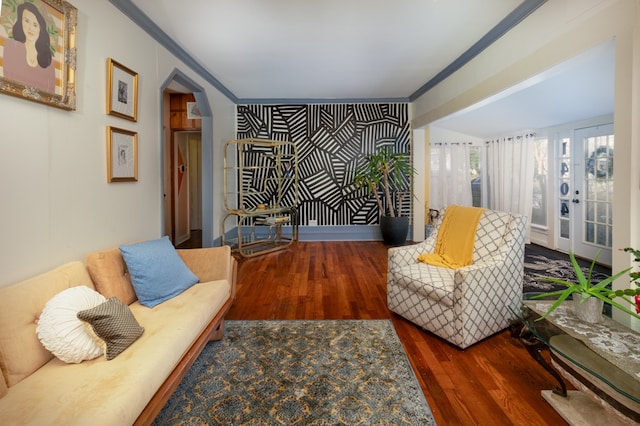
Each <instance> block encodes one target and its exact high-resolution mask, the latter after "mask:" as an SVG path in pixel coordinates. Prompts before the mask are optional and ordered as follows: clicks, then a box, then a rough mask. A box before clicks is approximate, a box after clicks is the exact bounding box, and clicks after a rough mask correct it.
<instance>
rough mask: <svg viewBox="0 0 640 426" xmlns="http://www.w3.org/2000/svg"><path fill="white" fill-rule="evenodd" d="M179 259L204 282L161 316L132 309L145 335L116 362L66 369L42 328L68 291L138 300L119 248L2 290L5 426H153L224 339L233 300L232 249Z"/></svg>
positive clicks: (186, 253) (0, 379)
mask: <svg viewBox="0 0 640 426" xmlns="http://www.w3.org/2000/svg"><path fill="white" fill-rule="evenodd" d="M178 254H179V255H180V257H181V258H182V259H183V260H184V262H185V264H186V265H187V266H188V267H189V269H190V270H191V271H192V272H193V273H194V274H195V275H196V276H197V277H198V279H199V281H200V282H199V283H198V284H195V285H193V286H192V287H190V288H189V289H187V290H186V291H184V292H183V293H181V294H179V295H178V296H175V297H174V298H172V299H170V300H167V301H165V302H163V303H161V304H159V305H157V306H155V307H153V308H148V307H145V306H142V305H140V303H139V302H138V301H132V303H130V304H129V308H130V309H131V312H132V313H133V314H134V316H135V318H136V320H137V321H138V323H139V324H140V326H142V327H144V329H145V330H144V333H143V334H142V335H141V336H140V338H138V340H136V341H135V342H134V343H133V344H132V345H131V346H129V347H128V348H127V349H126V350H125V351H124V352H122V353H121V354H120V355H118V356H117V357H116V358H114V359H112V360H109V361H107V360H106V359H105V357H104V356H100V357H98V358H95V359H93V360H90V361H83V362H81V363H77V364H67V363H64V362H62V361H60V360H59V359H58V358H56V357H54V356H53V355H52V354H51V353H50V352H49V351H47V350H46V349H45V348H44V347H43V346H42V344H41V343H40V340H39V339H38V337H37V335H36V326H37V321H38V317H39V315H40V313H41V312H42V310H43V307H44V306H45V304H46V303H47V301H49V300H50V299H51V298H52V297H53V296H54V295H56V294H58V293H60V292H61V291H62V290H65V289H67V288H69V287H74V286H82V285H84V286H88V287H90V288H94V289H96V290H98V291H99V292H100V293H102V294H103V295H104V296H105V297H110V296H112V295H114V294H118V295H119V296H118V297H119V298H120V299H122V298H126V295H127V294H129V297H130V298H131V299H135V293H133V292H132V288H131V287H130V281H129V278H128V274H127V270H126V266H125V263H124V261H123V258H122V256H121V254H120V252H119V250H118V249H117V248H116V249H111V250H106V251H103V252H98V253H92V254H91V255H89V256H88V257H87V259H86V265H85V264H84V263H82V262H80V261H75V262H71V263H68V264H65V265H62V266H60V267H58V268H56V269H54V270H52V271H49V272H46V273H44V274H42V275H39V276H37V277H34V278H31V279H28V280H25V281H23V282H20V283H17V284H14V285H12V286H9V287H5V288H0V367H1V369H2V375H0V424H2V425H47V424H52V425H53V424H55V425H62V424H64V425H74V424H77V425H88V424H100V425H118V426H122V425H129V424H134V423H135V424H148V423H151V422H152V421H153V419H154V418H155V416H156V415H157V414H158V412H159V411H160V410H161V409H162V407H163V405H164V404H165V402H166V401H167V400H168V398H169V397H170V396H171V394H172V393H173V391H174V390H175V388H176V387H177V386H178V384H179V383H180V381H181V379H182V377H183V376H184V374H185V373H186V372H187V371H188V370H189V368H190V367H191V365H192V364H193V362H194V361H195V359H196V358H197V357H198V355H199V354H200V352H201V351H202V349H203V348H204V346H205V345H206V344H207V342H208V341H210V340H219V339H221V338H222V337H223V334H224V323H223V321H224V315H225V314H226V312H227V311H228V310H229V308H230V306H231V303H232V301H233V299H234V296H235V274H236V261H235V259H234V258H233V257H232V256H231V252H230V249H229V247H227V246H224V247H215V248H205V249H191V250H178ZM127 285H128V286H129V287H127ZM105 293H106V294H105ZM110 293H111V294H110ZM122 295H125V296H122ZM131 295H132V296H131ZM127 302H129V301H127Z"/></svg>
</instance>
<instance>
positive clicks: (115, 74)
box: [107, 58, 138, 121]
mask: <svg viewBox="0 0 640 426" xmlns="http://www.w3.org/2000/svg"><path fill="white" fill-rule="evenodd" d="M107 114H109V115H115V116H116V117H120V118H126V119H127V120H131V121H138V73H136V72H135V71H133V70H131V69H129V68H127V67H125V66H124V65H122V64H120V63H118V62H116V61H114V60H113V59H111V58H109V59H108V61H107Z"/></svg>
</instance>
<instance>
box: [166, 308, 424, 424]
mask: <svg viewBox="0 0 640 426" xmlns="http://www.w3.org/2000/svg"><path fill="white" fill-rule="evenodd" d="M225 327H226V330H225V338H224V339H223V340H221V341H220V342H212V343H209V344H208V345H207V346H206V348H205V349H204V351H203V352H202V354H201V355H200V357H199V358H198V359H197V360H196V362H195V364H194V365H193V367H192V368H191V369H190V370H189V372H188V373H187V375H186V376H185V378H184V379H183V381H182V383H181V384H180V386H179V387H178V389H177V390H176V392H175V393H174V394H173V396H172V397H171V399H170V400H169V401H168V402H167V404H166V405H165V407H164V408H163V410H162V411H161V412H160V414H159V416H158V417H157V418H156V420H155V424H157V425H214V424H221V425H305V426H307V425H434V424H435V422H434V420H433V416H432V414H431V410H430V408H429V405H428V404H427V401H426V399H425V397H424V394H423V393H422V390H421V388H420V385H419V384H418V381H417V379H416V376H415V374H414V372H413V370H412V369H411V365H410V363H409V360H408V358H407V356H406V353H405V352H404V349H403V348H402V344H401V343H400V340H399V339H398V336H397V334H396V332H395V329H394V327H393V323H392V322H391V321H390V320H324V321H311V320H298V321H226V322H225Z"/></svg>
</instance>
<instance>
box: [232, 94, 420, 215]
mask: <svg viewBox="0 0 640 426" xmlns="http://www.w3.org/2000/svg"><path fill="white" fill-rule="evenodd" d="M237 111H238V117H237V118H238V135H237V137H238V139H245V138H260V139H272V140H278V141H290V142H293V143H294V144H295V145H296V149H297V152H298V175H299V198H300V200H299V202H300V204H299V206H298V217H299V223H300V225H307V224H308V223H309V220H316V221H317V224H318V225H368V224H376V223H378V217H379V212H378V207H377V205H376V202H375V200H374V199H373V197H372V196H369V195H368V194H367V193H366V191H365V190H363V189H357V188H355V187H354V186H353V184H352V181H353V177H354V174H355V171H356V170H357V168H358V166H359V165H360V164H361V163H362V162H363V160H364V157H365V156H366V155H367V154H369V153H373V152H375V151H376V150H377V149H379V148H381V147H385V146H391V147H393V149H394V151H395V152H405V153H407V154H408V155H410V153H411V131H410V125H409V117H408V105H407V104H406V103H388V104H327V105H239V106H238V110H237ZM402 202H403V206H402V210H403V212H404V213H403V214H404V215H410V214H411V197H405V199H404V200H403V201H402Z"/></svg>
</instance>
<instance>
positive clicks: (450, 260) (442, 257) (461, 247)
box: [418, 205, 484, 269]
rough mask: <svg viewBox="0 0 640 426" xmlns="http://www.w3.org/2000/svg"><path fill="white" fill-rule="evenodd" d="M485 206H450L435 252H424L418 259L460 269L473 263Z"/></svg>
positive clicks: (431, 263)
mask: <svg viewBox="0 0 640 426" xmlns="http://www.w3.org/2000/svg"><path fill="white" fill-rule="evenodd" d="M482 213H484V209H483V208H479V207H466V206H455V205H454V206H449V207H447V210H446V212H445V215H444V219H442V225H440V230H439V231H438V239H437V240H436V248H435V252H434V253H423V254H421V255H420V256H418V261H419V262H423V263H427V264H429V265H435V266H443V267H445V268H450V269H458V268H461V267H463V266H467V265H471V264H472V263H473V246H474V243H475V239H476V229H477V228H478V222H480V217H481V216H482Z"/></svg>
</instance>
